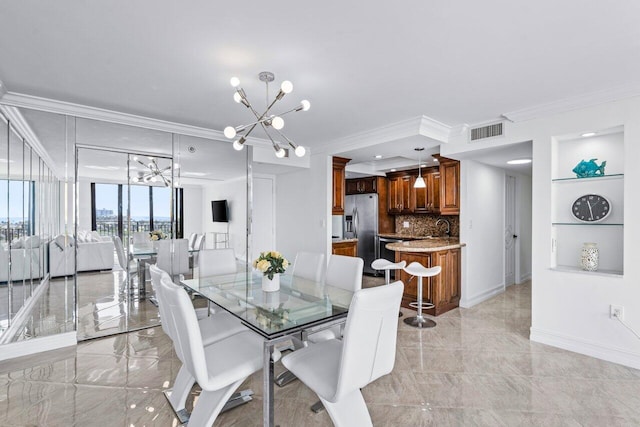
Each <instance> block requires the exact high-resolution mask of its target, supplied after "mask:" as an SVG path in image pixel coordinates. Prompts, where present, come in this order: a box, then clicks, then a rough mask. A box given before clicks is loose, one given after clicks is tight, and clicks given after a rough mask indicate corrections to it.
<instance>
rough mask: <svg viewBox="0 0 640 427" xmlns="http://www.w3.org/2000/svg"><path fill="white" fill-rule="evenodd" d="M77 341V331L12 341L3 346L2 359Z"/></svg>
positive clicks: (0, 353)
mask: <svg viewBox="0 0 640 427" xmlns="http://www.w3.org/2000/svg"><path fill="white" fill-rule="evenodd" d="M77 343H78V339H77V336H76V331H72V332H66V333H64V334H55V335H49V336H46V337H39V338H31V339H28V340H24V341H17V342H12V343H9V344H4V345H3V346H2V352H0V360H7V359H13V358H16V357H22V356H28V355H30V354H35V353H42V352H43V351H49V350H56V349H58V348H63V347H69V346H73V345H76V344H77Z"/></svg>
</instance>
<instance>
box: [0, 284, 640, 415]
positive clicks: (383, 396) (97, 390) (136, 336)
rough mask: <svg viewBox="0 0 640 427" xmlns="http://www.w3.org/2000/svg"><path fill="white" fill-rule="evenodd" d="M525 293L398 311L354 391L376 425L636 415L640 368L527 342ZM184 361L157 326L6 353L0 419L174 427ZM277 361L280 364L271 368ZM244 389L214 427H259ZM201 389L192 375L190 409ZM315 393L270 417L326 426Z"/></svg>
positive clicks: (282, 395)
mask: <svg viewBox="0 0 640 427" xmlns="http://www.w3.org/2000/svg"><path fill="white" fill-rule="evenodd" d="M98 277H106V276H105V275H98ZM368 283H369V285H371V286H376V285H379V284H380V283H382V282H381V281H380V278H371V280H369V281H368ZM530 294H531V285H530V283H528V284H525V285H518V286H511V287H509V288H508V289H507V290H506V292H505V293H503V294H501V295H497V296H496V297H494V298H493V299H491V300H489V301H486V302H485V303H482V304H479V305H478V306H475V307H473V308H471V309H456V310H452V311H449V312H447V313H445V314H443V315H441V316H438V317H437V318H435V320H436V322H437V323H438V325H437V326H436V327H435V328H433V329H426V330H417V329H414V328H412V327H409V326H407V325H405V324H404V322H402V318H400V319H399V323H398V340H397V351H396V363H395V367H394V370H393V372H392V373H391V374H390V375H387V376H384V377H382V378H380V379H378V380H377V381H375V382H373V383H372V384H369V385H368V386H366V387H365V388H363V389H362V394H363V396H364V398H365V401H366V402H367V406H368V408H369V412H370V414H371V417H372V420H373V424H374V425H375V426H376V427H379V426H411V427H414V426H416V427H417V426H438V427H441V426H452V427H454V426H455V427H458V426H491V427H495V426H509V427H510V426H518V427H520V426H544V427H547V426H638V425H640V371H639V370H635V369H631V368H627V367H624V366H620V365H616V364H613V363H608V362H604V361H602V360H598V359H593V358H590V357H587V356H583V355H579V354H575V353H571V352H568V351H565V350H562V349H558V348H554V347H549V346H546V345H542V344H538V343H532V342H530V341H529V339H528V329H529V327H530V324H531V323H530V322H531V317H530V304H531V296H530ZM196 303H198V301H197V300H196ZM402 312H403V313H404V314H405V316H407V315H412V314H413V313H414V312H412V311H411V310H407V309H402ZM92 321H93V320H92ZM180 366H181V362H180V361H179V359H178V358H177V356H176V354H175V351H174V350H173V345H172V342H171V341H170V340H169V338H168V337H167V336H165V335H164V333H163V332H162V329H161V328H160V327H155V328H151V329H145V330H139V331H135V332H130V333H128V334H121V335H117V336H113V337H106V338H101V339H95V340H90V341H85V342H82V343H80V344H78V346H77V347H74V348H68V349H61V350H56V351H52V352H47V353H42V354H39V355H33V356H28V357H23V358H17V359H13V360H8V361H4V362H2V363H1V364H0V387H1V388H0V425H1V426H40V425H42V426H49V425H51V426H83V427H84V426H93V425H97V426H101V427H102V426H105V427H108V426H128V427H130V426H145V425H146V426H150V425H154V426H177V425H178V421H177V419H176V418H175V415H174V414H173V411H172V410H171V408H170V406H169V405H168V403H167V401H166V399H165V397H164V395H163V393H162V391H163V390H165V389H167V388H170V387H171V386H172V384H173V380H174V378H175V376H176V374H177V372H178V370H179V369H180ZM282 370H283V367H282V365H281V364H277V365H276V374H278V373H280V372H282ZM246 388H251V389H252V390H253V391H254V392H255V395H254V400H253V401H252V402H250V403H249V404H247V405H244V406H241V407H239V408H236V409H234V410H231V411H229V412H226V413H224V414H221V415H220V416H219V418H218V419H217V420H216V423H215V424H214V425H215V426H225V427H227V426H234V427H235V426H238V427H253V426H256V427H258V426H261V425H262V396H263V393H262V374H261V372H257V373H255V374H254V375H251V376H250V377H249V378H247V380H246V381H245V382H244V383H243V384H242V386H241V387H240V389H246ZM199 393H200V389H199V387H198V386H197V385H195V386H194V388H193V389H192V392H191V394H190V397H189V399H188V400H187V408H188V409H191V408H192V407H193V404H194V402H196V404H197V398H198V395H199ZM317 400H318V399H317V396H316V395H315V394H314V393H313V392H312V391H311V390H310V389H309V388H308V387H306V386H305V385H304V384H302V383H301V382H300V381H294V382H293V383H291V384H289V385H287V386H285V387H283V388H279V387H275V396H274V401H275V419H276V423H277V424H279V425H280V426H281V427H290V426H291V427H300V426H312V427H315V426H321V427H324V426H327V427H329V426H331V425H332V423H331V420H330V418H329V416H328V414H327V413H326V412H322V413H319V414H315V413H313V412H311V411H310V410H309V408H310V406H311V405H312V404H313V403H314V402H316V401H317Z"/></svg>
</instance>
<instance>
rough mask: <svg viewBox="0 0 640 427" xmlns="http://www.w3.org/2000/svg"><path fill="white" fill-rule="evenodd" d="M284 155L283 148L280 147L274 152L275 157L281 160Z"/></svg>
mask: <svg viewBox="0 0 640 427" xmlns="http://www.w3.org/2000/svg"><path fill="white" fill-rule="evenodd" d="M285 154H286V153H285V152H284V148H282V147H280V148H278V149H277V150H276V157H277V158H279V159H281V158H283V157H284V155H285Z"/></svg>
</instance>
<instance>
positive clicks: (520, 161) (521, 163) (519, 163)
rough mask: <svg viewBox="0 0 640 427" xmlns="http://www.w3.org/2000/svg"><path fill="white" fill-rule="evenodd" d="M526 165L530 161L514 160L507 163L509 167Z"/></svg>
mask: <svg viewBox="0 0 640 427" xmlns="http://www.w3.org/2000/svg"><path fill="white" fill-rule="evenodd" d="M527 163H531V159H514V160H509V161H508V162H507V164H510V165H525V164H527Z"/></svg>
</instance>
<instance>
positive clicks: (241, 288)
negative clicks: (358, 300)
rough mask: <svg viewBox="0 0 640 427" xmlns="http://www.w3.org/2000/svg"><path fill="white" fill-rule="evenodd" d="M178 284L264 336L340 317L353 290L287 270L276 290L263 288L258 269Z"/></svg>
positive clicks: (284, 333) (345, 309)
mask: <svg viewBox="0 0 640 427" xmlns="http://www.w3.org/2000/svg"><path fill="white" fill-rule="evenodd" d="M182 284H183V285H184V286H186V287H188V288H190V289H192V290H193V291H195V292H198V293H199V294H201V295H202V296H204V297H205V298H208V299H209V300H210V301H212V302H213V303H215V304H216V305H218V306H220V307H222V308H224V309H225V310H227V311H228V312H230V313H231V314H233V315H234V316H236V317H238V318H239V319H241V320H242V321H243V322H245V323H246V324H247V325H248V326H249V327H251V328H252V329H254V330H256V331H257V332H259V333H260V334H262V335H263V336H264V337H265V338H275V337H278V336H281V335H286V334H288V333H290V332H291V331H292V330H298V329H301V328H303V327H310V326H313V325H315V324H319V323H325V322H329V321H331V320H333V319H339V318H342V317H344V316H346V314H347V312H348V310H349V304H351V298H352V297H353V292H350V291H346V290H344V289H341V288H336V287H333V286H328V285H325V284H324V283H322V282H314V281H311V280H307V279H303V278H300V277H294V276H291V275H288V274H283V275H281V276H280V290H279V291H276V292H264V291H263V290H262V273H260V272H252V271H241V272H238V273H235V274H227V275H220V276H208V277H199V278H194V279H188V280H183V281H182Z"/></svg>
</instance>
